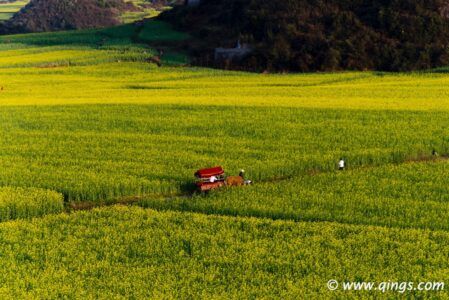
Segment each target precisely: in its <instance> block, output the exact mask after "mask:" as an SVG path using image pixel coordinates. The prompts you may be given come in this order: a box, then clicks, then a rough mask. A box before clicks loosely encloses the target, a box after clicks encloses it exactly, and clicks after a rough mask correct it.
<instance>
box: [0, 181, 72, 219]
mask: <svg viewBox="0 0 449 300" xmlns="http://www.w3.org/2000/svg"><path fill="white" fill-rule="evenodd" d="M63 209H64V201H63V197H62V195H61V194H59V193H56V192H54V191H49V190H41V189H35V188H13V187H0V221H1V222H4V221H8V220H14V219H24V218H32V217H40V216H43V215H47V214H52V213H61V212H62V211H63Z"/></svg>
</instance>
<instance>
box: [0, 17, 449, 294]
mask: <svg viewBox="0 0 449 300" xmlns="http://www.w3.org/2000/svg"><path fill="white" fill-rule="evenodd" d="M133 30H134V29H133V26H131V25H125V26H122V27H118V28H113V29H107V30H91V31H83V32H68V33H52V34H38V35H20V36H4V37H0V53H1V55H0V119H1V120H2V121H1V123H0V137H1V139H0V186H8V188H7V189H6V188H5V190H4V191H7V192H8V191H9V192H8V193H9V194H13V193H19V194H20V195H22V194H23V191H28V192H29V191H39V193H51V192H50V190H52V191H54V192H53V194H52V195H53V196H54V197H53V198H52V199H53V200H54V201H56V202H55V203H56V205H55V207H56V208H57V209H56V210H52V211H50V210H45V206H43V207H44V208H42V206H39V207H31V208H29V209H30V210H32V211H37V212H41V211H43V213H39V214H37V215H26V216H25V217H26V218H29V217H32V216H41V215H43V214H46V213H52V214H55V213H59V214H58V215H54V216H46V217H43V218H36V219H33V220H23V221H21V220H15V221H10V222H5V223H2V224H0V239H1V240H2V243H0V253H2V258H3V259H2V260H0V261H1V264H2V270H3V271H1V272H0V281H1V282H2V283H3V285H2V287H3V288H2V289H1V290H0V293H1V295H3V296H4V297H6V298H36V297H41V298H61V297H67V298H77V297H86V298H108V299H110V298H116V297H117V298H118V297H127V298H132V297H134V298H170V297H175V298H214V297H215V298H263V297H265V298H279V299H294V298H316V299H320V298H333V297H354V298H361V297H367V296H371V297H375V296H376V295H380V296H383V294H376V293H382V292H379V291H378V292H373V291H371V292H360V293H356V292H353V293H350V292H344V291H335V292H331V291H329V290H328V289H327V287H326V283H327V281H328V280H330V279H337V280H341V281H342V280H348V281H350V280H354V281H376V282H379V281H388V280H390V281H416V282H418V281H437V280H440V281H443V280H444V279H445V278H446V277H447V275H448V271H447V270H448V266H447V255H448V249H447V239H448V236H447V235H448V230H449V227H448V225H447V222H446V220H447V217H448V213H449V210H448V207H447V200H448V196H447V192H448V190H447V186H448V184H447V183H448V179H447V178H446V177H447V176H446V169H447V166H448V161H447V155H448V154H449V129H448V128H447V124H448V121H449V92H448V89H447V87H446V86H447V84H448V82H449V76H448V75H447V74H446V73H445V70H433V71H429V72H423V73H413V74H389V73H378V72H357V73H356V72H347V73H337V74H290V75H281V74H266V75H262V74H248V73H241V72H228V71H219V70H211V69H202V68H196V67H189V66H185V63H186V62H187V60H186V57H185V56H184V55H183V54H182V53H179V52H176V51H168V53H167V54H166V56H165V57H164V58H163V66H162V67H157V66H156V65H154V64H152V63H150V62H149V61H151V60H150V58H151V57H152V56H153V55H154V54H155V53H156V51H155V50H154V49H152V48H150V46H149V45H148V44H147V43H150V44H151V43H154V42H157V41H160V40H161V39H162V40H164V38H161V36H169V37H170V38H167V39H179V40H182V39H185V38H186V37H185V36H184V35H182V34H179V33H176V32H173V31H172V30H171V29H170V28H169V27H167V26H166V25H164V24H163V23H154V24H150V25H147V27H146V30H142V31H140V34H142V35H143V36H144V37H145V38H142V37H140V39H139V40H140V43H136V40H135V39H134V38H133V37H134V36H135V33H136V32H134V31H133ZM159 30H160V31H159ZM156 31H157V32H156ZM433 150H435V151H436V152H438V153H439V156H438V157H432V151H433ZM340 157H344V158H345V159H346V161H347V163H348V170H346V171H344V172H338V171H336V163H337V161H338V159H339V158H340ZM214 165H223V166H224V167H225V169H226V170H227V171H228V172H229V173H231V174H233V173H237V172H238V170H239V169H240V168H244V169H245V170H247V173H248V177H250V178H251V179H253V180H254V181H255V184H254V185H253V186H250V187H245V188H241V189H237V188H231V189H224V190H221V191H217V192H213V193H210V194H208V195H192V194H191V184H192V182H193V173H194V172H195V171H196V170H197V169H199V168H202V167H208V166H214ZM8 189H10V190H8ZM0 191H3V189H1V190H0ZM17 191H19V192H17ZM25 194H26V195H29V193H25ZM14 197H16V196H14ZM26 197H28V196H23V197H22V198H20V197H17V199H19V198H20V199H26ZM58 197H59V198H58ZM61 197H64V201H65V205H66V207H71V206H70V205H71V204H73V203H75V204H77V205H81V204H82V203H94V204H95V205H99V206H101V205H103V204H114V203H117V202H124V201H126V199H132V200H133V201H135V204H136V205H140V206H141V207H140V208H138V207H132V208H130V207H128V208H125V207H121V206H115V207H111V208H99V209H96V210H93V211H86V212H75V213H70V214H69V213H60V211H61V206H60V202H58V201H61ZM5 198H6V196H5ZM0 199H2V198H1V197H0ZM8 199H11V197H9V198H8ZM58 199H59V200H58ZM8 201H9V200H8ZM21 201H24V200H21ZM58 203H59V204H58ZM58 205H59V206H58ZM142 207H143V208H142ZM27 209H28V208H27ZM218 215H219V216H218ZM9 219H14V218H12V217H10V218H9ZM29 273H32V274H33V276H31V275H27V274H29ZM373 295H374V296H373ZM386 295H388V296H390V297H396V296H398V295H401V294H400V293H398V292H389V293H388V294H386ZM405 295H407V296H410V297H412V296H415V297H447V292H446V291H442V292H441V291H440V292H425V293H424V292H419V291H409V292H407V293H406V294H405Z"/></svg>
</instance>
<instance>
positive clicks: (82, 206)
mask: <svg viewBox="0 0 449 300" xmlns="http://www.w3.org/2000/svg"><path fill="white" fill-rule="evenodd" d="M447 160H449V155H447V154H444V155H439V156H421V157H417V158H410V159H405V160H404V161H403V162H400V163H394V162H392V163H389V164H391V165H400V164H413V163H423V162H429V163H430V162H438V161H447ZM378 167H379V166H373V165H371V166H370V165H367V166H360V167H357V168H353V169H351V170H353V171H364V170H365V171H366V170H369V169H374V168H378ZM330 172H332V171H321V170H318V169H310V170H307V171H306V172H305V173H304V174H302V175H297V176H294V175H285V176H280V177H272V178H266V179H263V180H260V181H257V182H256V183H254V185H257V184H263V183H268V184H276V183H281V182H284V181H288V180H291V179H294V178H296V177H299V176H307V177H309V176H317V175H320V174H325V173H330ZM195 195H197V194H196V193H195V192H182V191H181V192H179V193H170V194H152V195H147V196H124V197H120V198H118V199H116V200H113V201H105V202H93V201H82V202H69V203H66V210H67V211H68V212H71V211H80V210H91V209H94V208H98V207H107V206H113V205H117V204H119V205H136V204H137V203H139V202H140V201H141V200H144V199H148V198H150V197H151V198H158V199H165V200H170V199H176V198H193V197H194V196H195Z"/></svg>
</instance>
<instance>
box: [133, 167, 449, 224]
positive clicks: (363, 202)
mask: <svg viewBox="0 0 449 300" xmlns="http://www.w3.org/2000/svg"><path fill="white" fill-rule="evenodd" d="M448 166H449V163H448V162H447V161H435V162H421V163H418V162H413V163H408V164H404V165H385V166H383V167H376V168H363V169H354V170H351V171H345V172H340V173H335V172H326V173H321V174H320V173H315V174H314V173H313V172H311V174H309V175H303V176H300V177H297V178H293V179H288V180H280V181H276V182H265V183H259V184H257V185H254V186H250V187H245V188H241V189H237V188H230V189H228V190H225V191H221V192H216V193H213V194H212V195H208V196H207V197H206V196H196V197H194V198H193V199H190V198H185V197H184V198H182V197H181V198H170V199H166V198H162V199H160V198H157V197H156V198H148V199H145V200H142V202H141V205H143V206H144V207H151V208H157V209H170V210H185V211H195V212H201V213H206V214H223V215H232V216H250V217H262V218H270V219H284V220H298V221H332V222H335V221H337V222H340V223H345V224H366V225H376V226H388V227H390V228H391V227H397V228H422V229H438V230H440V229H441V230H449V224H448V223H447V219H448V218H449V205H448V202H449V196H448V195H449V184H448V183H449V179H448V178H447V173H446V170H447V168H448Z"/></svg>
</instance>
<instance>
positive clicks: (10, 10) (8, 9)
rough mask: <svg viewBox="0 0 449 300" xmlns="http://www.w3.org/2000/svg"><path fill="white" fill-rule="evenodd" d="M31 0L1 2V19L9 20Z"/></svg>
mask: <svg viewBox="0 0 449 300" xmlns="http://www.w3.org/2000/svg"><path fill="white" fill-rule="evenodd" d="M28 2H29V1H28V0H23V1H22V0H19V1H14V2H10V3H0V21H5V20H9V19H10V18H11V17H12V16H13V15H14V14H15V13H16V12H18V11H19V10H20V9H21V8H22V7H24V6H25V5H26V4H27V3H28Z"/></svg>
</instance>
